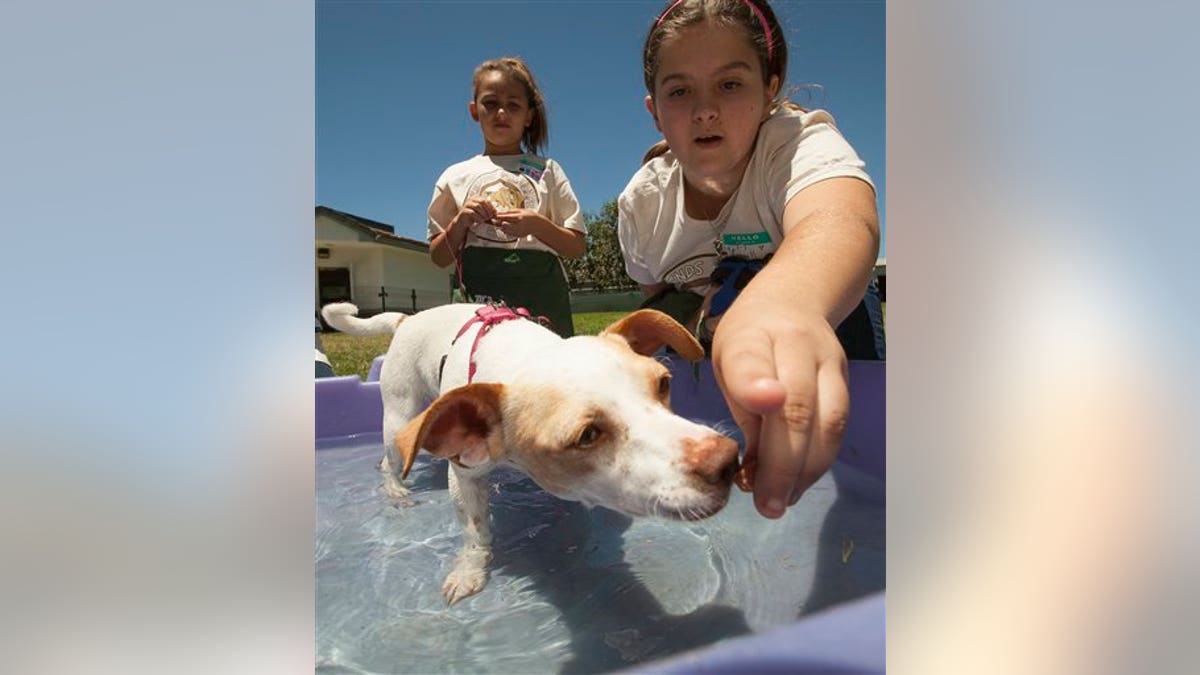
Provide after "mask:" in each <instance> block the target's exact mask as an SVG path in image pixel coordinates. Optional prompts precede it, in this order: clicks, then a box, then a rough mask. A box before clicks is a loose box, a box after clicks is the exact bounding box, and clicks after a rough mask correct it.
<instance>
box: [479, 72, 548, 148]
mask: <svg viewBox="0 0 1200 675" xmlns="http://www.w3.org/2000/svg"><path fill="white" fill-rule="evenodd" d="M489 71H496V72H498V73H500V74H502V75H504V76H506V77H511V78H513V79H514V80H516V81H517V82H520V83H521V86H523V87H525V97H526V98H528V99H529V107H530V109H531V110H532V111H533V121H532V122H530V123H529V126H527V127H525V133H523V134H522V135H521V141H522V143H523V144H524V145H525V151H526V152H528V153H530V154H533V155H536V154H539V153H540V152H541V149H542V146H544V145H548V144H549V140H548V139H549V136H550V130H549V125H548V124H547V123H546V101H545V99H544V98H542V90H541V89H538V85H537V80H535V79H533V72H532V71H531V70H529V66H528V65H527V64H526V63H525V62H524V61H522V60H521V59H520V58H518V57H515V56H505V57H502V58H498V59H490V60H488V61H484V62H483V63H481V64H479V65H478V66H476V68H475V74H474V75H472V76H471V98H472V99H474V98H475V96H476V95H477V94H478V93H479V80H480V78H482V77H483V74H484V73H486V72H489Z"/></svg>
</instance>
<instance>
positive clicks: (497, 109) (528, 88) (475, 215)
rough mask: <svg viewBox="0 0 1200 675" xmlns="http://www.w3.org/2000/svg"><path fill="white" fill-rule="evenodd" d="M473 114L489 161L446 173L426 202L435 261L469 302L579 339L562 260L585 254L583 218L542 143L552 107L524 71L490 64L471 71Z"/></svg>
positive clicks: (506, 63) (508, 62) (515, 65)
mask: <svg viewBox="0 0 1200 675" xmlns="http://www.w3.org/2000/svg"><path fill="white" fill-rule="evenodd" d="M473 83H474V92H473V96H472V100H471V102H470V103H469V104H468V106H467V107H468V110H469V111H470V113H471V119H473V120H475V121H476V122H478V123H479V129H480V131H482V132H483V154H480V155H476V156H474V157H472V158H471V159H468V160H466V161H465V162H459V163H458V164H455V165H453V166H451V167H450V168H448V169H446V170H445V171H444V172H442V175H441V177H439V178H438V180H437V185H435V186H434V188H433V200H432V201H431V202H430V203H429V238H430V246H429V248H430V256H431V257H432V258H433V262H434V263H435V264H437V265H439V266H441V267H445V266H447V265H450V264H451V263H454V264H455V265H456V266H457V267H458V275H459V280H460V281H461V282H462V285H463V286H465V292H466V295H467V297H468V298H469V299H471V300H473V301H477V302H485V301H489V300H494V301H503V302H505V303H506V304H508V306H510V307H524V308H526V309H528V310H529V311H530V312H531V313H532V314H533V315H534V316H544V317H546V318H547V319H549V320H550V325H551V327H552V328H553V329H554V330H555V331H556V332H558V334H559V335H562V336H563V337H570V336H571V335H573V334H574V332H575V328H574V324H573V323H572V321H571V302H570V289H569V288H568V286H567V277H566V273H565V272H564V270H563V266H562V262H561V260H559V256H563V257H567V258H575V257H578V256H580V255H582V254H583V251H584V232H585V226H584V217H583V213H582V212H581V211H580V208H579V202H578V200H576V199H575V193H574V192H572V191H571V183H570V182H569V181H568V180H567V176H566V174H565V173H564V172H563V170H562V167H561V166H559V165H558V164H557V163H556V162H555V161H554V160H552V159H546V158H543V157H539V156H538V154H537V153H538V152H539V150H540V148H541V147H542V145H544V144H545V143H546V137H547V130H546V106H545V103H544V102H543V99H542V92H541V90H539V89H538V86H537V82H536V81H534V79H533V74H532V73H531V72H530V71H529V67H528V66H527V65H525V62H524V61H522V60H521V59H518V58H511V57H508V58H501V59H492V60H490V61H485V62H483V63H481V64H480V65H479V67H477V68H476V69H475V74H474V78H473Z"/></svg>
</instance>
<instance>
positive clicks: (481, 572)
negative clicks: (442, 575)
mask: <svg viewBox="0 0 1200 675" xmlns="http://www.w3.org/2000/svg"><path fill="white" fill-rule="evenodd" d="M461 471H462V470H461V469H460V468H459V467H458V466H457V465H455V464H451V465H450V476H449V482H450V496H451V498H452V499H453V500H454V509H455V511H456V512H457V513H458V522H459V523H461V524H462V530H463V546H462V549H461V550H460V551H459V552H458V557H457V558H455V559H454V569H452V570H450V574H449V575H448V576H447V577H446V583H444V584H442V595H443V596H444V597H445V598H446V601H447V602H448V603H449V604H451V605H453V604H454V603H456V602H458V601H459V600H462V599H463V598H465V597H468V596H471V595H474V594H476V593H478V592H479V591H481V590H483V586H484V584H485V583H487V564H488V562H489V561H491V559H492V529H491V524H490V523H489V522H488V490H487V475H486V474H484V475H482V476H471V475H464V474H465V472H462V473H460V472H461Z"/></svg>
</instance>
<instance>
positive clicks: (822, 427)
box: [789, 359, 850, 506]
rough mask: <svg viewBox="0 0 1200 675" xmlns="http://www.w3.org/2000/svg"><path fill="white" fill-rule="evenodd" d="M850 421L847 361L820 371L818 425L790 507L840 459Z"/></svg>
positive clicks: (833, 362) (836, 361)
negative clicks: (847, 425) (838, 457)
mask: <svg viewBox="0 0 1200 675" xmlns="http://www.w3.org/2000/svg"><path fill="white" fill-rule="evenodd" d="M849 419H850V388H849V384H848V374H847V371H846V361H845V359H834V360H828V361H825V362H823V363H822V364H821V365H820V366H819V370H818V371H817V421H816V424H815V427H814V429H813V434H812V440H811V442H810V444H809V448H808V456H807V457H806V458H805V461H804V474H803V475H802V476H801V478H800V483H799V484H798V485H796V488H795V490H793V492H792V496H791V499H790V500H789V506H790V505H791V504H795V503H796V502H797V501H799V499H800V496H801V495H802V494H803V493H804V491H805V490H807V489H808V488H810V487H812V485H813V483H816V482H817V480H818V479H820V477H821V476H822V475H824V474H825V472H826V471H828V470H829V467H830V466H833V462H834V461H835V460H836V459H837V456H838V452H839V451H840V450H841V448H842V438H843V437H844V436H845V433H846V424H847V422H848V421H849Z"/></svg>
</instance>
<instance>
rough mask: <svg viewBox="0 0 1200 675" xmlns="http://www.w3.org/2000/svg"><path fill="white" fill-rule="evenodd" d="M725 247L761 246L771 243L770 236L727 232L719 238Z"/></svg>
mask: <svg viewBox="0 0 1200 675" xmlns="http://www.w3.org/2000/svg"><path fill="white" fill-rule="evenodd" d="M721 242H722V243H723V244H725V245H726V246H761V245H762V244H770V243H771V235H769V234H767V233H766V232H763V231H759V232H727V233H725V235H723V236H722V237H721Z"/></svg>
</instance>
